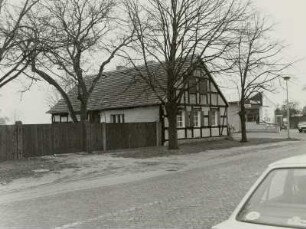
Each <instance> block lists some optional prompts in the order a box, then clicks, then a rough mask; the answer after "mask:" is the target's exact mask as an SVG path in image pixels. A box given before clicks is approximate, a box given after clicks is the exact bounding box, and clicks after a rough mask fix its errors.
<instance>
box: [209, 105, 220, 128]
mask: <svg viewBox="0 0 306 229" xmlns="http://www.w3.org/2000/svg"><path fill="white" fill-rule="evenodd" d="M209 122H210V123H209V124H210V125H211V126H217V125H218V124H219V114H218V110H217V109H212V110H210V111H209Z"/></svg>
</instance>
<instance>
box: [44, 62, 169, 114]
mask: <svg viewBox="0 0 306 229" xmlns="http://www.w3.org/2000/svg"><path fill="white" fill-rule="evenodd" d="M150 69H151V71H154V72H156V73H157V72H158V74H155V75H159V79H158V81H159V82H160V83H162V84H163V85H162V86H165V83H166V80H163V79H162V77H164V78H165V73H164V72H163V70H162V69H161V66H160V65H159V64H151V65H150ZM138 70H140V71H141V72H142V74H145V72H146V71H144V67H140V68H138ZM91 80H93V77H88V78H87V82H89V83H90V81H91ZM158 93H159V95H161V93H162V92H161V90H159V92H158ZM68 96H69V98H70V100H71V102H72V105H73V108H74V110H75V111H80V102H79V101H78V100H77V88H76V87H75V88H73V89H72V90H71V91H70V92H69V93H68ZM157 104H160V100H159V99H158V98H157V96H156V94H155V93H154V92H153V91H152V90H151V89H150V88H149V86H148V84H147V83H146V82H144V81H143V80H142V79H141V77H140V76H139V73H138V71H137V70H135V69H134V68H129V69H120V70H116V71H110V72H105V73H104V76H103V77H102V78H101V79H100V80H99V81H98V83H97V84H96V87H95V89H94V90H93V92H92V94H91V96H90V98H89V101H88V108H87V109H88V110H89V111H90V110H105V109H113V108H124V107H137V106H149V105H157ZM67 112H68V108H67V106H66V104H65V101H64V100H60V101H59V102H58V103H57V104H56V105H55V106H54V107H52V108H51V110H49V111H48V113H67Z"/></svg>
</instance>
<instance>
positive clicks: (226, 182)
mask: <svg viewBox="0 0 306 229" xmlns="http://www.w3.org/2000/svg"><path fill="white" fill-rule="evenodd" d="M305 149H306V142H305V141H302V142H299V143H297V144H295V143H294V144H292V143H291V144H282V145H280V146H278V147H275V146H268V145H266V146H265V147H264V148H262V147H258V148H256V147H250V148H237V149H231V150H228V152H226V151H224V154H223V156H219V157H217V158H214V159H211V160H210V161H205V162H204V161H203V166H202V167H198V168H193V169H190V170H188V171H173V172H168V173H167V174H164V175H161V176H158V177H153V178H149V179H144V180H140V181H136V182H129V183H125V184H117V185H112V186H107V187H95V188H90V189H83V190H78V191H72V192H66V193H60V194H56V195H50V196H45V197H38V198H32V199H28V200H22V201H11V202H8V203H5V204H4V203H3V204H0V228H58V229H59V228H89V229H90V228H204V229H205V228H210V227H211V226H212V225H213V224H215V223H217V222H220V221H221V220H223V219H225V218H227V217H228V216H229V214H230V212H231V211H232V210H233V208H234V207H235V206H236V204H237V203H238V202H239V200H240V199H241V198H242V197H243V195H244V194H245V192H246V191H247V189H248V188H249V187H250V185H251V184H252V183H253V182H254V181H255V180H256V178H257V177H258V176H259V174H260V173H261V172H262V171H263V170H264V168H265V167H266V165H267V164H269V163H270V162H272V161H275V160H278V159H280V158H284V157H288V156H292V155H299V154H303V153H304V152H305Z"/></svg>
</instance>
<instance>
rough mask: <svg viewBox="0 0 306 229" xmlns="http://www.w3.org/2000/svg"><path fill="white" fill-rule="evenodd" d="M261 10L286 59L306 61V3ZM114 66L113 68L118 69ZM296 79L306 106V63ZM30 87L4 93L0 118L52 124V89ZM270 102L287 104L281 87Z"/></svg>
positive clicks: (262, 0)
mask: <svg viewBox="0 0 306 229" xmlns="http://www.w3.org/2000/svg"><path fill="white" fill-rule="evenodd" d="M254 3H255V5H256V7H258V9H259V10H260V11H261V12H263V13H264V14H267V15H268V16H269V18H270V19H271V21H273V22H275V23H276V24H277V25H276V27H275V36H276V37H277V38H278V39H281V40H284V41H285V43H286V44H287V45H288V46H289V47H288V51H287V53H286V56H285V58H287V59H288V60H292V59H297V58H299V59H300V58H305V57H306V26H305V22H306V13H305V10H306V0H254ZM114 65H115V64H113V66H111V68H115V66H114ZM290 73H291V74H292V79H291V80H290V83H289V93H290V100H293V101H297V102H299V104H300V106H301V107H303V106H304V105H306V91H303V90H302V89H303V87H304V86H305V85H306V80H305V79H306V78H305V77H306V59H303V60H302V61H300V62H299V63H297V64H296V66H295V68H294V69H293V70H292V71H291V72H290ZM27 86H29V85H25V84H23V83H22V82H20V81H16V82H14V83H12V84H8V85H7V86H5V87H4V88H2V89H1V90H0V110H1V112H0V115H1V116H7V117H8V118H9V119H10V122H11V123H13V122H15V121H16V120H21V121H22V122H23V123H49V122H50V120H51V118H50V115H48V114H46V112H47V111H48V109H49V107H48V96H49V94H50V93H48V92H49V91H50V88H49V87H47V86H46V85H45V84H44V83H42V82H41V83H37V84H34V85H32V87H31V89H30V90H29V91H27V92H25V93H20V91H21V90H25V89H27ZM270 98H272V100H273V101H274V102H275V103H277V104H282V103H283V102H284V100H285V91H284V89H282V88H281V87H280V89H279V90H278V93H276V94H272V95H270Z"/></svg>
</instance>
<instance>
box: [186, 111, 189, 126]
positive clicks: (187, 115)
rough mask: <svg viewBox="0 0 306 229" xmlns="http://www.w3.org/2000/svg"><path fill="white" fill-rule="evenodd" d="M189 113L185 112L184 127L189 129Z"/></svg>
mask: <svg viewBox="0 0 306 229" xmlns="http://www.w3.org/2000/svg"><path fill="white" fill-rule="evenodd" d="M189 120H190V111H186V112H185V127H189V126H190V121H189Z"/></svg>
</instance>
